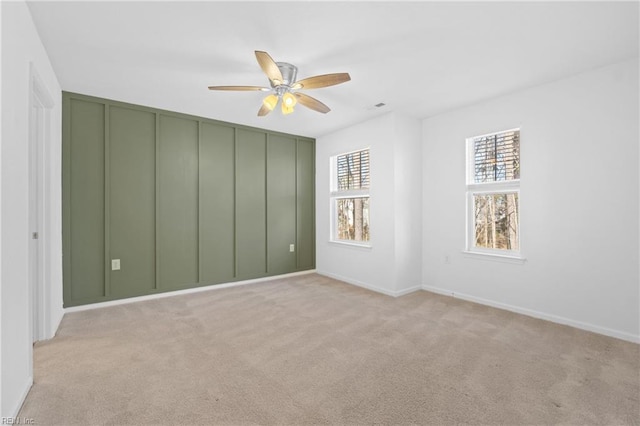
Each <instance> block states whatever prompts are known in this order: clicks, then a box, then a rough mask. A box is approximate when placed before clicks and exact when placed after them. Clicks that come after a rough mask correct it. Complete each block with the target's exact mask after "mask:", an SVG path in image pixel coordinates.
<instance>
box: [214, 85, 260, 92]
mask: <svg viewBox="0 0 640 426" xmlns="http://www.w3.org/2000/svg"><path fill="white" fill-rule="evenodd" d="M209 90H236V91H240V92H249V91H254V90H260V91H263V92H266V91H268V90H271V89H269V88H267V87H259V86H209Z"/></svg>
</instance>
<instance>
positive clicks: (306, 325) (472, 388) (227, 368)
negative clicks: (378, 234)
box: [20, 274, 640, 425]
mask: <svg viewBox="0 0 640 426" xmlns="http://www.w3.org/2000/svg"><path fill="white" fill-rule="evenodd" d="M639 371H640V352H639V346H638V345H635V344H632V343H628V342H623V341H620V340H617V339H613V338H608V337H604V336H600V335H596V334H592V333H588V332H584V331H580V330H576V329H573V328H570V327H565V326H561V325H556V324H552V323H549V322H545V321H541V320H536V319H532V318H529V317H525V316H520V315H517V314H512V313H509V312H505V311H500V310H497V309H493V308H489V307H485V306H481V305H476V304H472V303H468V302H464V301H460V300H458V299H453V298H450V297H444V296H439V295H434V294H431V293H427V292H417V293H413V294H410V295H407V296H404V297H401V298H398V299H394V298H392V297H388V296H383V295H380V294H377V293H373V292H370V291H367V290H363V289H360V288H357V287H353V286H350V285H347V284H344V283H341V282H338V281H335V280H332V279H329V278H325V277H321V276H319V275H315V274H314V275H305V276H301V277H296V278H288V279H280V280H275V281H271V282H267V283H260V284H254V285H246V286H242V287H236V288H229V289H221V290H214V291H208V292H203V293H197V294H192V295H186V296H177V297H172V298H166V299H160V300H155V301H149V302H141V303H135V304H128V305H122V306H117V307H110V308H103V309H97V310H92V311H85V312H77V313H71V314H67V315H65V317H64V319H63V321H62V325H61V327H60V330H59V332H58V335H57V336H56V337H55V338H54V339H52V340H50V341H47V342H43V343H40V344H38V345H36V348H35V384H34V386H33V388H32V390H31V392H30V393H29V395H28V397H27V400H26V402H25V404H24V406H23V408H22V411H21V412H20V416H21V417H23V418H33V419H34V420H35V422H36V424H38V425H47V424H61V425H62V424H63V425H71V424H82V425H85V424H114V425H119V424H206V425H215V424H221V425H226V424H228V425H239V424H287V425H302V424H438V425H444V424H505V425H515V424H557V423H561V424H612V425H613V424H616V425H617V424H639V419H640V401H639V396H640V395H639V394H640V390H639V381H640V376H639Z"/></svg>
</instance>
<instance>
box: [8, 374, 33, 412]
mask: <svg viewBox="0 0 640 426" xmlns="http://www.w3.org/2000/svg"><path fill="white" fill-rule="evenodd" d="M31 386H33V376H29V377H28V378H27V383H25V385H24V387H23V389H22V393H21V394H20V398H19V399H18V405H17V406H16V407H14V408H13V410H12V411H10V417H11V418H13V419H15V418H16V417H18V414H20V409H21V408H22V405H23V404H24V401H25V400H26V399H27V395H28V394H29V391H30V390H31Z"/></svg>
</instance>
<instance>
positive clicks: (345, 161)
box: [336, 149, 369, 191]
mask: <svg viewBox="0 0 640 426" xmlns="http://www.w3.org/2000/svg"><path fill="white" fill-rule="evenodd" d="M336 162H337V167H338V170H337V176H336V178H337V183H338V188H337V189H338V191H344V190H352V189H363V188H369V150H368V149H366V150H363V151H356V152H350V153H348V154H343V155H338V157H337V159H336Z"/></svg>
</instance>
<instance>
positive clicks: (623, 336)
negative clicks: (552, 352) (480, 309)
mask: <svg viewBox="0 0 640 426" xmlns="http://www.w3.org/2000/svg"><path fill="white" fill-rule="evenodd" d="M422 289H423V290H425V291H428V292H431V293H437V294H441V295H444V296H449V297H455V298H457V299H462V300H466V301H468V302H473V303H479V304H481V305H486V306H491V307H492V308H498V309H503V310H505V311H510V312H515V313H517V314H521V315H526V316H529V317H533V318H538V319H542V320H545V321H551V322H554V323H556V324H562V325H568V326H570V327H574V328H578V329H580V330H585V331H590V332H592V333H597V334H603V335H605V336H609V337H615V338H616V339H620V340H625V341H627V342H632V343H640V335H639V336H636V335H634V334H631V333H627V332H624V331H618V330H613V329H611V328H607V327H601V326H598V325H593V324H589V323H585V322H582V321H576V320H572V319H570V318H566V317H561V316H558V315H553V314H548V313H545V312H540V311H536V310H533V309H527V308H521V307H519V306H514V305H509V304H506V303H501V302H495V301H493V300H489V299H483V298H481V297H476V296H471V295H469V294H464V293H458V292H455V291H451V290H446V289H443V288H439V287H433V286H429V285H424V284H423V285H422Z"/></svg>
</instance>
